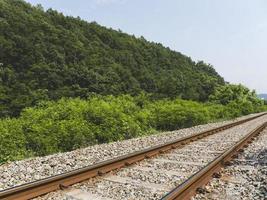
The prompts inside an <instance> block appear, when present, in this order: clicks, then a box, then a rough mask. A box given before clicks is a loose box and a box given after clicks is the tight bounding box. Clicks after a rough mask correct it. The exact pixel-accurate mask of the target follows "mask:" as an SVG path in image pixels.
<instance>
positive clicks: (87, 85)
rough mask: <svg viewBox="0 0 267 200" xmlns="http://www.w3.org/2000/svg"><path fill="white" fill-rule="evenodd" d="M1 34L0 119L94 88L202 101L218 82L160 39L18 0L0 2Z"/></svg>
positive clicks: (206, 69) (210, 70) (107, 92)
mask: <svg viewBox="0 0 267 200" xmlns="http://www.w3.org/2000/svg"><path fill="white" fill-rule="evenodd" d="M0 32H1V34H0V63H1V64H0V117H1V116H2V117H5V116H18V115H19V113H20V111H21V109H23V108H25V107H29V106H33V105H36V104H37V103H38V102H40V101H42V100H58V99H60V98H62V97H73V98H75V97H80V98H84V99H85V98H87V97H88V96H90V95H91V94H94V93H96V94H102V95H110V94H113V95H120V94H131V95H137V94H140V93H141V92H142V91H144V92H147V93H151V94H152V95H153V96H154V98H166V97H170V98H176V97H180V98H182V99H191V100H196V101H206V100H208V96H209V95H210V94H212V93H213V91H214V89H215V87H216V86H218V85H223V84H224V80H223V78H222V77H221V76H219V75H218V74H217V72H216V71H215V70H214V69H213V67H212V66H211V65H208V64H205V63H204V62H198V63H196V62H194V61H192V60H191V59H190V58H189V57H186V56H184V55H182V54H181V53H178V52H175V51H172V50H170V49H169V48H165V47H163V46H162V45H161V44H158V43H153V42H148V41H146V40H145V39H144V38H143V37H141V38H136V37H135V36H131V35H127V34H125V33H122V32H121V31H115V30H112V29H107V28H105V27H102V26H100V25H98V24H97V23H95V22H92V23H88V22H85V21H83V20H81V19H79V18H73V17H65V16H64V15H63V14H61V13H58V12H57V11H54V10H52V9H49V10H47V11H43V9H42V8H41V6H37V7H33V6H31V5H30V4H28V3H25V2H24V1H22V0H0Z"/></svg>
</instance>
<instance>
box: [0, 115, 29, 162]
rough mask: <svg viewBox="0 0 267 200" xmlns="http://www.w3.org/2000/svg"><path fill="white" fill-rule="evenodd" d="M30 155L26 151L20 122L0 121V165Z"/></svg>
mask: <svg viewBox="0 0 267 200" xmlns="http://www.w3.org/2000/svg"><path fill="white" fill-rule="evenodd" d="M30 155H32V154H31V152H29V151H28V150H27V149H26V138H25V136H24V134H23V130H22V122H21V121H20V120H17V119H4V120H0V163H1V162H5V161H8V160H18V159H22V158H24V157H28V156H30Z"/></svg>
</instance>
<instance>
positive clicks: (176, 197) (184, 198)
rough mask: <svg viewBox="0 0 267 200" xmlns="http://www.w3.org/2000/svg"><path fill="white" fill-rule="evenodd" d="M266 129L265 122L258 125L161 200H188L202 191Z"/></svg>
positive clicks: (266, 124) (266, 123)
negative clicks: (204, 186)
mask: <svg viewBox="0 0 267 200" xmlns="http://www.w3.org/2000/svg"><path fill="white" fill-rule="evenodd" d="M266 127H267V122H265V123H264V124H262V125H260V126H259V127H257V128H256V129H254V130H253V131H251V132H250V133H249V134H247V135H246V136H244V137H243V138H242V139H241V140H240V141H239V142H237V143H236V144H234V145H233V146H232V147H230V148H229V149H228V150H226V151H225V152H224V153H223V154H222V155H220V156H218V157H217V158H216V159H214V160H213V161H212V162H210V163H209V164H207V165H206V166H205V167H203V168H202V169H201V170H200V171H198V172H197V173H195V174H194V175H192V176H191V177H190V178H189V179H187V180H186V181H185V182H183V183H182V184H181V185H179V186H177V187H176V188H175V189H173V190H172V191H171V192H170V193H168V194H166V195H165V196H164V197H163V198H162V200H189V199H191V197H192V196H194V195H195V194H196V193H197V190H198V189H202V186H203V185H205V184H207V183H208V182H209V180H210V179H212V178H213V177H214V176H216V175H218V172H219V171H220V170H221V168H223V167H224V166H225V165H227V164H229V162H230V160H232V159H233V158H235V157H237V154H238V153H239V152H242V151H243V148H246V147H247V146H248V144H249V143H251V142H252V140H254V137H256V136H258V135H259V134H260V133H261V131H262V130H264V129H265V128H266Z"/></svg>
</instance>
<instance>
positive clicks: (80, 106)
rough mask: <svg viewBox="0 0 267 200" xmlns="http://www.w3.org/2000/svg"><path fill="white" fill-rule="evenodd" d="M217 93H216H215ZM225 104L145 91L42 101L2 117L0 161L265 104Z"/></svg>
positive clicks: (222, 116) (130, 135)
mask: <svg viewBox="0 0 267 200" xmlns="http://www.w3.org/2000/svg"><path fill="white" fill-rule="evenodd" d="M213 98H215V96H214V97H213ZM242 102H243V103H241V102H240V101H230V102H228V104H226V105H221V104H214V103H198V102H194V101H185V100H181V99H174V100H170V99H162V100H156V101H155V100H151V98H150V97H149V96H148V95H146V94H140V95H139V96H136V97H131V96H129V95H121V96H118V97H114V96H92V97H90V98H88V99H87V100H82V99H80V98H75V99H66V98H63V99H61V100H59V101H56V102H55V101H48V102H42V103H39V104H38V105H37V106H35V107H32V108H27V109H24V110H23V112H22V114H21V116H20V117H19V118H13V119H10V118H7V119H2V120H0V163H1V162H5V161H7V160H17V159H22V158H26V157H30V156H44V155H48V154H52V153H56V152H64V151H70V150H73V149H76V148H80V147H86V146H88V145H93V144H100V143H104V142H112V141H117V140H123V139H129V138H133V137H137V136H144V135H149V134H152V133H155V132H156V131H165V130H175V129H179V128H184V127H191V126H194V125H197V124H204V123H207V122H212V121H215V120H222V119H230V118H233V117H238V116H241V115H245V114H249V113H254V112H260V111H263V110H264V109H266V108H265V107H264V106H263V104H262V103H260V102H258V103H257V104H252V103H251V102H249V101H247V100H244V99H243V100H242Z"/></svg>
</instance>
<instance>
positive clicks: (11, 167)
mask: <svg viewBox="0 0 267 200" xmlns="http://www.w3.org/2000/svg"><path fill="white" fill-rule="evenodd" d="M251 116H252V115H248V116H243V117H240V118H238V119H234V120H229V121H223V122H218V123H210V124H205V125H200V126H195V127H192V128H186V129H180V130H176V131H171V132H163V133H159V134H155V135H150V136H146V137H140V138H135V139H130V140H124V141H119V142H114V143H109V144H101V145H94V146H90V147H87V148H83V149H78V150H74V151H71V152H66V153H58V154H54V155H50V156H45V157H36V158H31V159H26V160H22V161H15V162H9V163H6V164H3V165H1V166H0V180H1V182H0V190H4V189H7V188H10V187H14V186H17V185H21V184H24V183H27V182H32V181H35V180H40V179H43V178H46V177H49V176H53V175H57V174H61V173H64V172H68V171H71V170H75V169H79V168H82V167H85V166H88V165H92V164H95V163H98V162H102V161H104V160H108V159H112V158H115V157H118V156H121V155H125V154H128V153H131V152H134V151H138V150H142V149H145V148H149V147H151V146H154V145H158V144H162V143H165V142H167V141H170V140H174V139H178V138H182V137H185V136H189V135H192V134H195V133H199V132H202V131H205V130H209V129H212V128H216V127H219V126H222V125H225V124H227V123H231V122H233V121H236V120H241V119H245V118H248V117H251Z"/></svg>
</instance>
